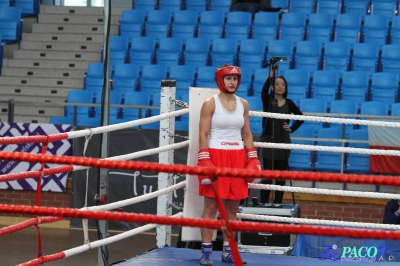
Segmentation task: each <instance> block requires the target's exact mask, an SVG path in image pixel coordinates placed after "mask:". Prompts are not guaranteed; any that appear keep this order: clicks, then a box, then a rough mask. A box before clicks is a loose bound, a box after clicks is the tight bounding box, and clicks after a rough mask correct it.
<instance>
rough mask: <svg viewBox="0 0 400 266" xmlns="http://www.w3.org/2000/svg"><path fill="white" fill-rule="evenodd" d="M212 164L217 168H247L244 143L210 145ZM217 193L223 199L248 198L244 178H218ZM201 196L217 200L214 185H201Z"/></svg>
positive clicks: (212, 142)
mask: <svg viewBox="0 0 400 266" xmlns="http://www.w3.org/2000/svg"><path fill="white" fill-rule="evenodd" d="M209 151H210V159H211V162H212V163H213V164H214V165H215V166H217V167H229V168H245V167H246V158H247V157H246V156H247V155H246V151H245V150H244V146H243V141H239V142H237V141H230V140H218V141H210V143H209ZM217 191H218V194H219V196H220V197H221V198H222V199H229V200H241V199H245V198H247V197H248V193H249V191H248V183H247V182H246V180H245V179H244V178H236V177H226V176H225V177H224V176H218V179H217ZM199 195H200V196H206V197H211V198H215V194H214V189H213V186H212V185H202V184H199Z"/></svg>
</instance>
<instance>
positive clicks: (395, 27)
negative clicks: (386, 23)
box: [390, 16, 400, 44]
mask: <svg viewBox="0 0 400 266" xmlns="http://www.w3.org/2000/svg"><path fill="white" fill-rule="evenodd" d="M390 43H393V44H400V16H394V17H393V18H392V26H391V27H390Z"/></svg>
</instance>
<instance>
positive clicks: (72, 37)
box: [22, 33, 104, 44]
mask: <svg viewBox="0 0 400 266" xmlns="http://www.w3.org/2000/svg"><path fill="white" fill-rule="evenodd" d="M22 40H24V41H34V42H42V41H43V42H50V41H51V42H77V43H101V44H103V43H104V37H103V35H102V34H73V33H71V34H68V33H52V34H50V33H24V34H22Z"/></svg>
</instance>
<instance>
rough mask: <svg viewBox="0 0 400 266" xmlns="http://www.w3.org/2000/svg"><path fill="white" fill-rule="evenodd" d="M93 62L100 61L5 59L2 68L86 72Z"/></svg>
mask: <svg viewBox="0 0 400 266" xmlns="http://www.w3.org/2000/svg"><path fill="white" fill-rule="evenodd" d="M93 62H100V61H83V60H82V61H74V60H59V61H56V62H55V61H53V60H49V59H7V60H4V62H3V63H4V64H3V67H19V68H21V67H22V68H23V67H26V68H30V67H33V68H38V69H39V68H45V69H48V68H52V69H81V70H85V71H86V70H87V68H88V65H89V64H90V63H93Z"/></svg>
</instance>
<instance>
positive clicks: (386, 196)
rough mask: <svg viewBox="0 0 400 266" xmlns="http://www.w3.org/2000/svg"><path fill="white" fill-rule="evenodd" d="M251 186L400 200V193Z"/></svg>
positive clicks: (266, 185)
mask: <svg viewBox="0 0 400 266" xmlns="http://www.w3.org/2000/svg"><path fill="white" fill-rule="evenodd" d="M249 188H253V189H266V190H277V191H287V192H300V193H310V194H322V195H331V196H343V197H357V198H374V199H397V200H400V194H390V193H379V192H366V191H350V190H335V189H323V188H303V187H291V186H277V185H268V184H255V183H250V184H249Z"/></svg>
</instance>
